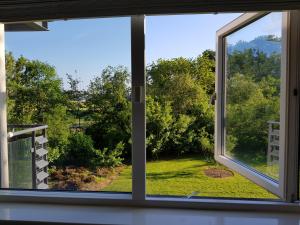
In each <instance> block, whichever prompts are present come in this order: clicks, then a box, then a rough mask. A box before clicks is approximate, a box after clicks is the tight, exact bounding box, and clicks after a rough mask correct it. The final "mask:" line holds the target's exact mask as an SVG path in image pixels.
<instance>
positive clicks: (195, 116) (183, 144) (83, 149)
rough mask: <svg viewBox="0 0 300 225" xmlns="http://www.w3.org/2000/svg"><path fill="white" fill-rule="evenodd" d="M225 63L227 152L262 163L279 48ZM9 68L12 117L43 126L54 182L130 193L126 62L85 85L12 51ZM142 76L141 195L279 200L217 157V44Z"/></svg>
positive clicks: (274, 113)
mask: <svg viewBox="0 0 300 225" xmlns="http://www.w3.org/2000/svg"><path fill="white" fill-rule="evenodd" d="M260 38H265V41H270V38H271V39H272V37H260ZM272 40H273V41H276V40H275V38H274V37H273V39H272ZM260 41H261V40H260ZM228 61H229V63H230V65H231V66H230V70H229V72H228V82H227V83H228V84H227V85H228V86H229V87H230V89H229V90H230V91H229V93H228V94H227V99H228V109H227V110H228V124H230V130H229V131H228V132H229V134H230V135H228V136H227V140H226V141H227V149H228V153H230V154H231V155H232V156H234V157H236V158H239V159H241V158H243V161H244V162H247V163H248V164H249V165H251V166H252V167H254V168H262V170H264V169H265V167H266V162H267V159H266V146H267V145H268V139H267V138H268V126H267V123H266V121H268V120H275V121H278V119H279V118H278V111H279V91H280V90H279V87H280V54H278V53H276V52H274V53H271V54H267V53H264V52H262V51H259V50H256V49H246V50H244V51H233V52H232V53H231V54H230V56H229V59H228ZM257 68H259V70H258V69H257ZM6 70H7V90H8V122H9V124H47V125H48V130H47V136H48V139H49V144H48V150H49V153H48V160H49V162H50V165H49V173H50V178H49V187H50V188H51V189H53V190H75V191H113V192H131V88H130V72H129V71H128V68H125V67H123V66H118V67H110V66H108V67H107V68H106V69H104V70H103V71H100V72H101V73H100V75H98V76H96V77H95V78H94V79H93V80H91V81H90V84H89V85H88V87H87V88H86V89H80V88H79V86H80V85H79V84H80V80H77V79H75V78H74V76H72V74H67V78H68V88H65V87H64V85H63V82H62V80H61V79H60V78H59V76H58V74H57V72H56V69H55V67H54V66H51V65H49V64H47V63H45V62H41V61H38V60H29V59H27V58H25V57H23V56H21V57H19V58H15V57H14V56H13V54H12V53H10V52H8V53H6ZM253 74H255V75H253ZM146 76H147V96H146V101H147V104H146V117H147V121H146V122H147V124H146V127H147V130H146V133H147V134H146V135H147V140H146V144H147V150H146V153H147V194H149V195H176V196H185V197H193V196H208V197H235V198H276V197H275V196H274V195H272V194H271V193H269V192H267V191H266V190H264V189H263V188H261V187H259V186H257V185H256V184H254V183H252V182H251V181H249V180H247V179H246V178H244V177H243V176H241V175H239V174H238V173H236V172H234V171H230V170H229V169H228V168H225V167H223V166H221V165H219V164H217V163H216V162H215V161H214V158H213V150H214V106H213V105H211V104H210V97H211V96H212V95H213V94H214V91H215V52H214V51H211V50H206V51H204V52H203V53H202V54H200V55H199V56H198V57H196V58H190V59H186V58H182V57H181V58H175V59H160V60H158V61H156V62H153V63H151V64H149V65H148V66H147V70H146ZM237 84H238V85H237ZM237 111H238V112H239V113H236V112H237ZM261 115H263V116H261ZM249 143H250V144H249ZM249 152H251V157H248V153H249ZM270 176H272V174H271V175H270Z"/></svg>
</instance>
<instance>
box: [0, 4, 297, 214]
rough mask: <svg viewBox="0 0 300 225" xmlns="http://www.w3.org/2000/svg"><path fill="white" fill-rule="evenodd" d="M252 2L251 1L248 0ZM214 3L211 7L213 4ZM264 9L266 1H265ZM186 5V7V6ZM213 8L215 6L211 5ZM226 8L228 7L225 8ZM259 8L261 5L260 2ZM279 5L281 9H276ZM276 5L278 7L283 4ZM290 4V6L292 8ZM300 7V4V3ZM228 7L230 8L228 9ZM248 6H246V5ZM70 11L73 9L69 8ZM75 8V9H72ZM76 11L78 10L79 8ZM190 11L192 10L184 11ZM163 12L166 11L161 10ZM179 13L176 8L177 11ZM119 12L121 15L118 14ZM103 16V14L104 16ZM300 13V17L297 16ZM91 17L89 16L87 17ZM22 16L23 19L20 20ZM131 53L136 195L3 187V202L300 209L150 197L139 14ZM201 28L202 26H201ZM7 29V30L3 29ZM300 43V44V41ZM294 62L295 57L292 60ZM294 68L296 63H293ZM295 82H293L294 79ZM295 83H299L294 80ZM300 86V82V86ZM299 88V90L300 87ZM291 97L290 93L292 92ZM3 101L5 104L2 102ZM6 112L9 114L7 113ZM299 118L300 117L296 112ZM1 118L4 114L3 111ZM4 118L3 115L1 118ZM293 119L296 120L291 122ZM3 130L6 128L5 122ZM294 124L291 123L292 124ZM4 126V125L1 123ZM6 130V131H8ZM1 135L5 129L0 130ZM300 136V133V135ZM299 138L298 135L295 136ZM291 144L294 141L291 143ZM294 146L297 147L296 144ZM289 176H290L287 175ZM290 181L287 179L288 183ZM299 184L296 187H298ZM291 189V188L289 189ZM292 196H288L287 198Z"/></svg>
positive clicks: (272, 203) (134, 19)
mask: <svg viewBox="0 0 300 225" xmlns="http://www.w3.org/2000/svg"><path fill="white" fill-rule="evenodd" d="M248 2H249V3H248V4H251V2H250V1H248ZM210 5H211V6H210ZM226 5H227V6H228V4H227V2H226V3H224V4H221V5H218V6H215V5H213V4H211V3H209V5H207V9H210V10H207V12H212V11H214V12H215V11H217V10H216V9H217V8H218V7H219V9H220V10H219V11H229V10H230V9H229V8H226ZM262 6H263V7H264V9H266V8H268V7H266V4H262ZM183 7H184V6H183ZM210 7H211V8H210ZM222 7H224V10H222ZM256 7H257V8H259V4H257V5H256ZM276 7H277V8H276ZM276 7H275V8H276V9H278V7H279V6H276ZM288 7H289V6H288V5H287V7H285V8H288ZM299 7H300V6H299ZM225 8H226V9H227V10H225ZM275 8H274V5H273V4H271V3H270V4H269V9H270V10H272V9H275ZM245 9H246V8H245ZM245 9H244V10H245ZM68 10H69V9H68ZM71 11H72V10H71ZM196 11H197V12H202V8H201V7H199V8H197V7H196V8H195V7H194V8H193V12H196ZM68 12H69V14H68V13H66V14H64V15H65V16H64V17H61V16H60V18H55V19H65V18H81V16H80V15H78V16H76V13H75V14H74V13H72V12H70V10H69V11H68ZM75 12H76V10H75ZM182 12H188V11H184V10H183V11H182ZM161 13H163V12H161ZM174 13H175V11H174ZM116 15H117V14H116ZM100 16H101V15H100ZM297 16H298V17H297ZM297 16H296V15H294V17H297V18H300V17H299V13H298V14H297ZM84 17H87V16H84ZM12 18H13V21H16V22H17V21H24V18H25V17H22V16H20V17H18V15H17V14H14V16H13V17H12ZM18 18H19V19H18ZM40 18H43V14H41V16H40ZM131 18H132V21H131V35H132V37H131V40H132V42H131V43H132V46H131V55H132V88H133V94H134V96H135V97H134V98H133V99H132V101H133V104H132V105H133V106H132V107H133V108H132V109H133V111H132V116H133V119H132V127H133V131H132V139H133V145H132V167H133V169H132V173H133V174H132V185H133V187H132V194H123V193H113V194H112V193H103V192H102V193H101V192H99V193H94V192H93V193H86V192H68V191H67V192H65V191H55V192H52V191H51V192H49V191H36V190H23V191H22V190H3V189H2V190H0V202H18V203H21V202H22V203H24V202H26V203H52V204H72V205H74V204H75V205H110V206H138V207H141V206H144V207H168V208H169V207H172V208H188V209H192V208H193V209H226V210H260V211H262V210H264V211H280V212H284V211H288V212H300V205H299V203H297V202H293V203H288V202H281V201H268V200H264V201H262V200H258V199H255V200H245V199H224V198H223V199H222V198H197V199H188V198H182V197H179V198H175V197H151V196H146V175H145V171H146V169H145V168H146V144H145V137H146V127H145V104H146V102H145V58H144V57H145V25H144V19H145V16H144V15H135V16H131ZM7 21H10V22H12V20H11V19H7ZM294 26H295V27H298V29H299V30H300V28H299V26H298V23H297V24H296V25H294ZM199 29H200V28H199ZM3 32H4V31H3ZM3 32H1V30H0V41H1V40H3V39H1V37H2V38H3V37H4V33H3ZM297 35H298V32H296V34H295V35H294V37H293V40H294V39H295V40H299V37H298V36H297ZM299 45H300V44H299ZM299 47H300V46H299ZM291 51H292V53H289V54H290V55H292V56H293V57H296V56H297V57H298V58H297V57H296V58H294V60H297V59H299V54H300V53H298V51H296V50H293V49H292V50H291ZM4 52H5V50H4V45H1V44H0V78H3V77H1V76H3V74H4V75H5V72H4V73H1V71H3V68H5V67H4V63H5V60H4V54H3V53H4ZM290 61H291V60H290ZM291 67H292V66H291ZM293 67H294V68H293V69H294V70H295V71H297V75H298V76H297V77H300V76H299V71H300V69H299V68H298V66H296V64H295V63H294V64H293ZM297 81H298V80H297ZM291 83H293V82H291ZM293 84H295V82H294V83H293ZM296 86H297V88H298V84H297V85H296ZM297 90H298V89H297ZM289 96H290V95H289ZM2 100H3V96H0V104H1V101H2ZM291 101H292V102H294V103H295V102H296V104H294V108H295V109H298V106H299V104H298V102H297V101H298V97H297V99H296V100H295V98H293V99H292V100H290V102H291ZM2 104H4V103H3V102H2ZM4 114H5V113H4ZM294 114H295V115H294V116H295V118H296V117H297V115H296V113H295V111H294ZM0 117H1V113H0ZM0 119H1V118H0ZM289 122H291V123H292V122H293V121H289ZM2 127H3V129H5V127H6V126H5V125H3V124H2ZM289 127H290V125H289ZM0 129H1V126H0ZM294 131H296V132H294V133H295V135H294V137H295V136H296V135H297V134H298V126H295V130H294ZM4 133H6V132H4ZM0 134H1V130H0ZM297 137H298V136H297ZM294 139H295V138H294ZM289 143H290V144H291V145H292V144H294V142H289ZM294 148H296V147H295V146H294ZM293 156H295V152H294V154H293V155H292V154H290V155H288V156H287V157H286V159H294V161H296V160H295V158H293ZM288 167H289V168H290V169H289V170H286V171H293V176H294V177H292V178H291V179H290V183H292V185H288V186H289V187H292V188H290V191H289V192H290V193H292V192H293V194H295V190H297V187H296V186H297V185H296V177H295V176H297V174H298V171H297V169H298V165H297V163H296V162H295V163H292V166H288ZM286 177H287V176H286ZM287 183H288V182H285V185H287ZM295 187H296V188H295ZM285 189H287V188H285ZM285 199H288V198H285ZM293 200H295V195H294V196H293Z"/></svg>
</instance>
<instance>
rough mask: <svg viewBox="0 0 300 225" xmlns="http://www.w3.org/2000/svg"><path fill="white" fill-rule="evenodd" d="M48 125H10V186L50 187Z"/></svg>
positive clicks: (22, 187) (26, 187)
mask: <svg viewBox="0 0 300 225" xmlns="http://www.w3.org/2000/svg"><path fill="white" fill-rule="evenodd" d="M47 128H48V126H47V125H8V130H9V133H8V164H9V188H21V189H48V171H47V170H48V159H47V154H48V151H47V142H48V140H47V137H46V130H47Z"/></svg>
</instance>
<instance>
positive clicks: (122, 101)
mask: <svg viewBox="0 0 300 225" xmlns="http://www.w3.org/2000/svg"><path fill="white" fill-rule="evenodd" d="M128 82H129V73H128V71H127V69H126V68H124V67H115V68H114V67H107V68H106V69H104V70H103V71H102V74H101V76H99V77H96V78H95V79H94V80H92V81H91V82H90V85H89V88H88V90H87V101H86V105H87V108H88V111H89V113H90V118H91V125H90V126H89V127H88V129H87V131H86V132H87V134H89V135H91V137H92V139H93V140H94V143H95V148H97V149H104V148H107V149H108V152H109V151H113V149H116V147H117V146H118V145H119V146H120V144H121V143H122V144H124V153H123V154H124V155H125V156H127V158H128V159H130V157H129V156H130V154H131V145H130V140H131V102H130V99H129V96H130V88H129V86H128Z"/></svg>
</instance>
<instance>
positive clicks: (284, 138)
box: [215, 12, 299, 201]
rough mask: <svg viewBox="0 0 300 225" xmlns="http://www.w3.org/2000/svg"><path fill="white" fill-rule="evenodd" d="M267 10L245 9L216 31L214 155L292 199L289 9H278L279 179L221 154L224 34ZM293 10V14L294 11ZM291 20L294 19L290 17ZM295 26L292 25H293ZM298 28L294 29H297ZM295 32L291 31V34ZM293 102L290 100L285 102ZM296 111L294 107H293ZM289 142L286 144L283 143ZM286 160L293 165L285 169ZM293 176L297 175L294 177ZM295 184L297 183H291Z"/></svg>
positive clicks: (294, 145)
mask: <svg viewBox="0 0 300 225" xmlns="http://www.w3.org/2000/svg"><path fill="white" fill-rule="evenodd" d="M267 14H268V13H267V12H259V13H246V14H243V15H242V16H240V17H239V18H237V19H236V20H234V21H232V22H231V23H229V24H227V25H226V26H224V27H223V28H221V29H220V30H219V31H217V54H216V55H217V56H216V59H217V63H216V65H217V68H216V71H217V75H216V93H217V100H216V106H215V109H216V110H215V111H216V115H215V121H216V123H215V131H216V132H215V143H216V144H215V159H216V161H218V162H219V163H221V164H223V165H225V166H227V167H229V168H231V169H233V170H235V171H237V172H238V173H240V174H242V175H243V176H245V177H247V178H248V179H250V180H252V181H253V182H255V183H257V184H258V185H260V186H262V187H264V188H266V189H267V190H269V191H271V192H272V193H274V194H276V195H277V196H279V197H280V198H281V199H283V200H285V201H291V200H292V199H295V196H296V195H297V193H296V192H295V191H296V188H295V187H293V191H292V190H291V189H290V190H289V189H288V187H287V185H286V183H287V179H288V177H289V176H290V175H291V173H292V174H293V178H296V177H295V171H292V170H295V168H297V163H296V162H295V160H293V161H292V162H291V161H288V158H290V159H293V158H291V155H292V156H293V157H294V156H295V154H297V153H296V152H297V149H298V140H297V136H295V135H294V133H295V132H294V131H295V130H298V125H297V123H296V122H297V121H298V116H297V115H295V110H296V108H295V105H296V106H297V105H298V103H297V100H298V96H295V95H294V90H298V82H297V74H296V73H295V72H296V71H295V69H294V70H291V68H290V66H291V63H290V60H292V59H293V57H295V56H292V57H291V56H290V49H297V46H296V45H297V43H296V42H295V41H293V40H292V39H291V36H292V35H291V33H290V32H291V30H292V29H291V27H292V24H291V14H292V13H291V12H282V56H283V57H282V60H281V95H280V137H281V138H280V150H279V164H280V172H279V180H278V182H276V181H275V180H273V179H271V178H268V177H267V176H265V175H264V174H262V173H259V172H258V171H256V170H254V169H252V168H250V167H248V166H247V165H245V164H243V163H241V162H238V161H237V160H234V159H232V158H229V157H227V156H225V144H224V142H225V140H224V135H225V125H224V124H225V123H224V122H225V80H226V79H225V76H226V74H225V73H226V72H225V63H226V62H225V57H226V56H225V55H226V50H225V44H226V43H225V38H226V36H228V35H230V34H231V33H234V32H236V31H238V30H240V29H241V28H244V27H246V26H247V25H249V24H251V23H253V22H255V21H256V20H259V19H260V18H262V17H264V16H266V15H267ZM293 14H297V12H294V13H293ZM293 20H294V19H293ZM293 29H295V27H293ZM298 32H299V31H297V33H298ZM294 35H295V34H294ZM290 102H293V104H289V103H290ZM296 112H297V111H296ZM287 143H289V144H287ZM287 162H289V164H294V165H289V166H290V167H292V168H293V169H289V167H288V164H287ZM295 180H297V179H295ZM291 185H293V186H296V185H297V184H296V183H294V184H291Z"/></svg>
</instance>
